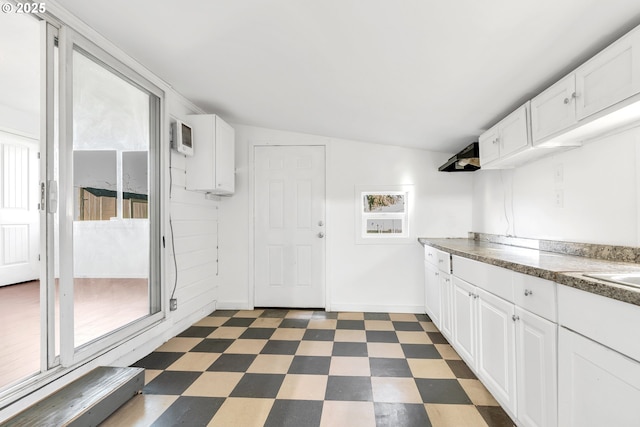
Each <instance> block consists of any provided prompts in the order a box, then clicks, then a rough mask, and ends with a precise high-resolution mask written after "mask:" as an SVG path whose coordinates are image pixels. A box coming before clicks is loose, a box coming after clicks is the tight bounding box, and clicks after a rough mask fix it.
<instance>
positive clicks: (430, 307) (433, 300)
mask: <svg viewBox="0 0 640 427" xmlns="http://www.w3.org/2000/svg"><path fill="white" fill-rule="evenodd" d="M424 277H425V284H424V308H425V311H426V312H427V315H428V316H429V317H430V318H431V321H432V322H433V323H434V324H435V325H436V327H438V328H440V272H439V271H438V268H437V267H435V266H434V265H432V264H430V263H429V262H427V261H425V262H424Z"/></svg>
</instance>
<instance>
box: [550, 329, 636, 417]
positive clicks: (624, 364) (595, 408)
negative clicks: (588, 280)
mask: <svg viewBox="0 0 640 427" xmlns="http://www.w3.org/2000/svg"><path fill="white" fill-rule="evenodd" d="M630 335H631V334H630ZM558 346H559V353H558V364H559V365H558V375H559V381H558V396H559V400H558V402H559V403H558V405H559V406H558V425H560V426H562V427H602V426H619V427H622V426H629V427H631V426H640V405H638V402H640V363H638V362H636V361H634V360H632V359H629V358H627V357H625V356H623V355H622V354H620V353H617V352H615V351H613V350H611V349H609V348H607V347H605V346H603V345H601V344H598V343H596V342H595V341H591V340H590V339H588V338H585V337H583V336H581V335H578V334H576V333H574V332H571V331H569V330H567V329H565V328H560V330H559V340H558Z"/></svg>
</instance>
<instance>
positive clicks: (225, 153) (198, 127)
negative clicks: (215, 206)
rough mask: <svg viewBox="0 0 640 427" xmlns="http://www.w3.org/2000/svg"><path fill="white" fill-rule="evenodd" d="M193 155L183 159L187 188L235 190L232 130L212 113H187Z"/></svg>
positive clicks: (226, 193)
mask: <svg viewBox="0 0 640 427" xmlns="http://www.w3.org/2000/svg"><path fill="white" fill-rule="evenodd" d="M189 123H190V124H191V126H192V127H193V140H194V142H193V156H192V157H187V160H186V172H187V175H186V187H187V190H192V191H203V192H206V193H213V194H221V195H228V194H233V192H234V191H235V131H234V129H233V128H232V127H231V126H229V125H228V124H227V123H225V122H224V121H223V120H222V119H221V118H220V117H218V116H216V115H215V114H194V115H190V116H189Z"/></svg>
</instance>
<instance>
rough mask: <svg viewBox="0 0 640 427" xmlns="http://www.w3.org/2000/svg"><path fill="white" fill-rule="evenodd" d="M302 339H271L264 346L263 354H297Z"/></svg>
mask: <svg viewBox="0 0 640 427" xmlns="http://www.w3.org/2000/svg"><path fill="white" fill-rule="evenodd" d="M299 345H300V341H279V340H270V341H267V344H266V345H265V346H264V347H263V348H262V351H261V352H260V353H261V354H296V350H297V349H298V346H299Z"/></svg>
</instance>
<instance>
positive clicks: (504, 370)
mask: <svg viewBox="0 0 640 427" xmlns="http://www.w3.org/2000/svg"><path fill="white" fill-rule="evenodd" d="M477 294H478V297H477V298H476V300H477V304H478V361H477V369H478V376H479V377H481V378H482V379H483V380H484V383H485V386H486V387H487V389H489V391H490V392H491V393H492V394H493V396H494V397H495V398H496V399H497V400H498V401H499V402H500V403H501V404H502V405H503V406H504V407H505V409H509V410H510V411H511V412H512V413H516V367H515V365H516V345H515V329H516V327H515V323H516V322H515V321H514V320H515V317H514V314H515V313H514V305H513V304H512V303H510V302H508V301H505V300H503V299H502V298H498V297H497V296H494V295H492V294H490V293H489V292H485V291H484V290H482V289H478V290H477Z"/></svg>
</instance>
